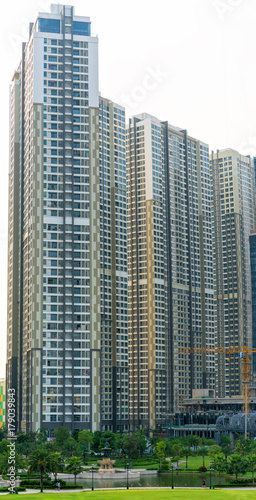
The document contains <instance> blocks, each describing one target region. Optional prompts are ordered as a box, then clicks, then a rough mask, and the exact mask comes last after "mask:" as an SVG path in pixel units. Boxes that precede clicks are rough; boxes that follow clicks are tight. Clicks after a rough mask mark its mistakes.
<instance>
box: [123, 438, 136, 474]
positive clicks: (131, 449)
mask: <svg viewBox="0 0 256 500" xmlns="http://www.w3.org/2000/svg"><path fill="white" fill-rule="evenodd" d="M124 451H125V453H126V454H127V455H128V457H129V459H130V468H132V459H133V458H137V456H138V437H137V436H136V435H135V434H132V435H126V436H125V437H124Z"/></svg>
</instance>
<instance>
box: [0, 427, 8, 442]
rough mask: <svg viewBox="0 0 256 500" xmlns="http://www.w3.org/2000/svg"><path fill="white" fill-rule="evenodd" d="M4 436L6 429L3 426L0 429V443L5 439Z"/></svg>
mask: <svg viewBox="0 0 256 500" xmlns="http://www.w3.org/2000/svg"><path fill="white" fill-rule="evenodd" d="M6 436H7V427H6V425H5V426H4V427H0V441H2V439H6Z"/></svg>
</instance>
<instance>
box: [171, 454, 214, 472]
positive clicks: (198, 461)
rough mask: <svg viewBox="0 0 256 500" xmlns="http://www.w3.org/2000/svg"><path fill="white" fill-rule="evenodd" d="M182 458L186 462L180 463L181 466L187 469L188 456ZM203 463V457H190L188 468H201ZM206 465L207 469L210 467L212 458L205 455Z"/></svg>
mask: <svg viewBox="0 0 256 500" xmlns="http://www.w3.org/2000/svg"><path fill="white" fill-rule="evenodd" d="M180 460H182V462H183V461H184V463H182V464H180V465H179V467H181V468H182V469H186V457H181V459H180ZM174 463H175V461H174ZM201 465H203V457H199V456H195V457H188V469H199V467H201ZM204 465H205V467H207V469H208V468H209V467H210V458H209V457H208V456H206V457H204Z"/></svg>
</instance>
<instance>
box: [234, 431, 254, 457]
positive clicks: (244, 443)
mask: <svg viewBox="0 0 256 500" xmlns="http://www.w3.org/2000/svg"><path fill="white" fill-rule="evenodd" d="M253 449H255V441H254V440H253V439H248V438H247V439H244V436H240V437H239V438H238V439H237V440H236V451H235V452H236V453H238V455H248V454H249V453H251V452H252V450H253Z"/></svg>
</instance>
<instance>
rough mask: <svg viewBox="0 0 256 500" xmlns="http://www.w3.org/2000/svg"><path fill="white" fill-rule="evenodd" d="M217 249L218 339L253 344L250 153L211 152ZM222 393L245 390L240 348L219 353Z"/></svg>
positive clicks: (226, 344)
mask: <svg viewBox="0 0 256 500" xmlns="http://www.w3.org/2000/svg"><path fill="white" fill-rule="evenodd" d="M210 164H211V169H212V178H213V208H214V209H213V255H214V267H215V300H216V308H217V311H216V313H217V314H216V345H217V346H218V347H220V348H222V347H230V346H239V347H242V346H251V345H252V305H251V300H252V297H251V269H250V248H249V235H250V230H251V229H253V228H254V227H255V182H254V167H253V162H252V160H251V159H250V157H247V156H242V155H240V154H239V153H238V152H237V151H234V150H232V149H226V150H222V151H217V153H212V155H211V161H210ZM215 366H216V390H217V395H218V396H219V397H225V396H227V397H228V396H235V395H238V394H242V393H243V386H242V366H241V362H240V360H239V355H238V354H232V355H230V356H229V357H228V358H227V356H226V355H225V354H216V356H215Z"/></svg>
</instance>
